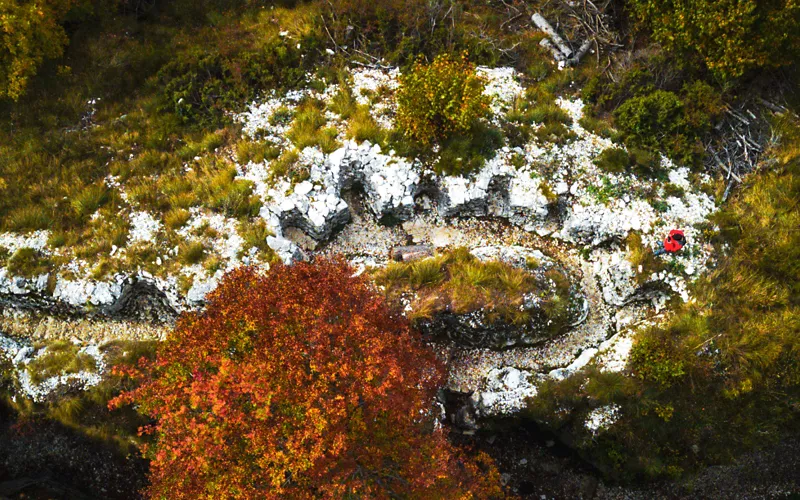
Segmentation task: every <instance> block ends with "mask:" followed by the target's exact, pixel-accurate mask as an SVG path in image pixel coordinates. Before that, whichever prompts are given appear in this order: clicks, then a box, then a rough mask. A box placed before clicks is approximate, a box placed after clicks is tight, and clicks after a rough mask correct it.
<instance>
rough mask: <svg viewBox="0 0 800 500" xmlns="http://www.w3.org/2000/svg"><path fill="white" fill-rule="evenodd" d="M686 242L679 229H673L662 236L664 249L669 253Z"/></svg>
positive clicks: (675, 250)
mask: <svg viewBox="0 0 800 500" xmlns="http://www.w3.org/2000/svg"><path fill="white" fill-rule="evenodd" d="M685 244H686V237H685V236H684V235H683V231H681V230H680V229H673V230H672V231H670V232H669V234H668V235H667V237H666V238H664V250H665V251H666V252H669V253H675V252H677V251H678V250H680V249H681V248H683V245H685Z"/></svg>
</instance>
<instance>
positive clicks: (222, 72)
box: [158, 39, 311, 126]
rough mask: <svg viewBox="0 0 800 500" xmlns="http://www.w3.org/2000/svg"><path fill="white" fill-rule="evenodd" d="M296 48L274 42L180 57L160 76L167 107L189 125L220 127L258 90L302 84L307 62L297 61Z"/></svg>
mask: <svg viewBox="0 0 800 500" xmlns="http://www.w3.org/2000/svg"><path fill="white" fill-rule="evenodd" d="M303 41H306V40H303ZM301 43H302V42H301ZM309 43H311V42H310V41H309ZM295 44H296V42H291V43H289V42H287V41H285V40H282V39H277V40H274V41H272V42H270V43H269V44H267V45H266V46H265V47H264V48H262V49H258V50H253V49H250V50H245V51H242V52H240V53H238V54H234V55H222V54H219V53H216V52H205V51H194V52H190V53H188V54H181V55H180V56H179V57H176V58H175V59H174V60H172V61H171V62H169V63H167V64H166V65H164V67H162V68H161V70H159V72H158V78H159V80H160V82H161V84H162V85H163V91H162V94H163V97H164V99H165V108H166V109H168V110H170V111H172V112H174V113H176V114H177V115H178V116H179V117H181V119H182V120H183V121H184V122H185V123H188V124H193V125H199V126H218V125H221V124H223V123H225V121H226V120H227V115H226V114H225V113H226V111H231V110H238V109H240V108H241V107H242V106H243V105H245V104H247V102H249V101H250V100H252V99H253V98H254V97H255V96H256V93H257V92H258V91H260V90H262V89H265V88H276V87H285V86H294V85H297V84H299V83H301V82H302V81H304V76H305V70H304V67H305V66H304V65H305V64H308V63H310V62H311V61H310V59H311V58H310V57H306V58H305V59H303V58H301V57H300V56H301V53H300V50H298V49H297V48H295ZM301 46H302V45H301Z"/></svg>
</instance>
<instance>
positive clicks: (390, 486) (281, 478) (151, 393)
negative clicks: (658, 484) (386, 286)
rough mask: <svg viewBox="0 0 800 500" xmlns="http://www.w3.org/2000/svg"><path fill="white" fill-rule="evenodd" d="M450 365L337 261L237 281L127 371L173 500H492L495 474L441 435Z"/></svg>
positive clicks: (161, 489)
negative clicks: (442, 388) (437, 409)
mask: <svg viewBox="0 0 800 500" xmlns="http://www.w3.org/2000/svg"><path fill="white" fill-rule="evenodd" d="M442 374H443V370H442V366H441V364H440V363H439V362H438V361H437V360H436V358H435V357H434V354H433V352H432V351H431V350H430V349H429V348H428V347H427V346H425V345H424V344H423V343H422V342H421V340H420V338H419V336H418V334H417V333H415V332H413V331H412V330H411V329H410V328H409V326H408V323H407V322H406V320H405V319H403V318H402V316H400V315H398V314H396V313H394V312H392V311H390V310H389V309H387V307H386V306H385V304H384V302H383V299H382V298H381V297H379V296H378V295H377V294H376V293H375V292H374V290H373V289H372V286H371V285H370V284H369V282H368V281H366V280H365V279H364V278H361V277H353V269H352V268H350V267H349V266H348V265H347V264H346V263H344V262H342V261H339V260H318V261H316V262H315V263H313V264H312V263H298V264H295V265H293V266H277V267H273V269H272V270H270V271H269V272H268V273H266V274H260V273H259V272H258V271H256V270H254V269H251V268H242V269H239V270H236V271H233V272H232V273H230V274H229V275H228V276H227V277H226V278H225V279H224V280H223V282H222V283H221V284H220V286H219V288H218V289H217V290H216V291H215V292H214V293H213V294H212V295H211V296H210V297H209V303H208V306H207V308H206V310H205V311H204V312H196V313H189V314H186V315H184V316H183V317H181V319H180V320H179V321H178V324H177V325H176V328H175V330H174V331H173V332H172V333H171V335H170V336H169V337H168V339H167V340H166V341H165V342H164V343H163V345H162V346H161V348H160V350H159V354H158V356H157V359H156V360H155V361H154V362H153V363H152V364H150V365H145V366H143V367H142V368H141V370H138V371H137V373H131V375H132V376H137V377H141V378H142V380H141V385H140V386H139V388H138V389H136V390H134V391H131V392H128V393H125V394H123V395H121V396H120V397H119V398H117V399H116V400H114V401H112V403H111V406H114V407H118V406H120V405H124V404H128V403H135V404H137V405H138V406H139V408H140V409H141V411H142V412H144V413H145V414H147V415H148V416H150V417H152V418H153V419H154V420H153V421H154V423H153V424H152V426H150V427H149V428H146V429H143V431H142V432H149V433H152V434H153V435H154V440H153V443H152V444H151V445H149V447H147V448H146V449H145V450H144V451H145V454H146V456H149V457H150V459H151V466H150V467H151V470H150V481H151V485H150V487H149V490H148V491H147V493H148V495H149V496H151V497H159V498H160V497H169V498H192V499H195V498H349V497H353V498H389V497H392V498H394V497H409V498H448V499H449V498H491V497H493V496H499V495H500V494H501V489H500V486H499V475H498V473H497V470H496V469H495V467H494V466H493V465H492V464H491V462H490V460H489V459H488V458H487V457H486V456H483V455H478V456H474V457H472V456H468V455H467V454H465V453H464V452H463V451H461V450H459V449H457V448H455V447H453V446H452V445H451V444H450V443H449V442H448V440H447V436H446V434H445V432H444V431H443V430H441V429H438V430H437V429H436V426H434V420H435V417H434V415H433V412H432V409H433V400H434V397H435V392H436V390H437V387H438V386H439V384H440V383H441V381H442Z"/></svg>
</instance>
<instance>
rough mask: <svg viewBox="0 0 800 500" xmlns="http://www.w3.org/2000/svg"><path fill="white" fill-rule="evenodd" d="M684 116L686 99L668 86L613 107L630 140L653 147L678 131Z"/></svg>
mask: <svg viewBox="0 0 800 500" xmlns="http://www.w3.org/2000/svg"><path fill="white" fill-rule="evenodd" d="M682 117H683V102H681V100H680V98H679V97H678V96H677V95H675V94H674V93H673V92H667V91H665V90H656V91H654V92H652V93H650V94H646V95H643V96H637V97H632V98H630V99H628V100H627V101H625V102H624V103H622V105H621V106H620V107H619V108H617V110H616V111H614V118H615V119H616V123H617V125H618V126H619V128H620V129H621V130H622V131H624V132H625V133H626V134H627V135H628V138H629V139H630V140H632V141H634V142H635V143H636V144H638V145H641V146H644V147H648V148H653V149H655V148H659V147H660V146H661V145H662V143H663V142H664V141H665V140H667V139H666V138H671V137H672V136H674V135H676V134H677V133H679V130H680V122H681V121H682Z"/></svg>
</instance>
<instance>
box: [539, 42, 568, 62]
mask: <svg viewBox="0 0 800 500" xmlns="http://www.w3.org/2000/svg"><path fill="white" fill-rule="evenodd" d="M539 45H541V46H542V47H544V48H546V49H547V50H549V51H550V52H552V54H553V59H555V60H556V61H557V62H561V61H564V60H566V58H565V57H564V54H562V53H561V51H560V50H558V47H556V46H555V45H553V42H551V41H550V39H549V38H542V41H541V42H539Z"/></svg>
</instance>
